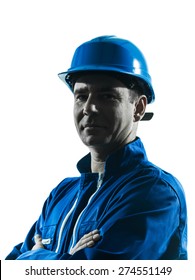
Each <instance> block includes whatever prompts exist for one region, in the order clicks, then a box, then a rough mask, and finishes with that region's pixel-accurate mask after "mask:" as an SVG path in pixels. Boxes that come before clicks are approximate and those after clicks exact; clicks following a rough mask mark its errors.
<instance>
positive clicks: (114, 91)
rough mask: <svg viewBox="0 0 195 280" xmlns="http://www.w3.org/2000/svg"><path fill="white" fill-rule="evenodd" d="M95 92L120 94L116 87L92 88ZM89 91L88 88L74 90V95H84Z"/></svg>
mask: <svg viewBox="0 0 195 280" xmlns="http://www.w3.org/2000/svg"><path fill="white" fill-rule="evenodd" d="M92 89H93V90H95V91H99V92H110V91H112V92H113V93H119V91H118V88H117V87H115V86H99V87H98V86H95V89H94V87H92ZM87 91H88V86H82V87H80V88H77V89H75V90H74V94H78V93H84V92H87Z"/></svg>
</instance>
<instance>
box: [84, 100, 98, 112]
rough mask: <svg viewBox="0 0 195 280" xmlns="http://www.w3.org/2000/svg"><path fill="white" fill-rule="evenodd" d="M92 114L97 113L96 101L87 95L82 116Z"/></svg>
mask: <svg viewBox="0 0 195 280" xmlns="http://www.w3.org/2000/svg"><path fill="white" fill-rule="evenodd" d="M94 113H98V106H97V100H96V99H95V98H94V97H92V96H90V95H89V96H88V98H87V100H86V102H85V105H84V107H83V114H84V115H91V114H94Z"/></svg>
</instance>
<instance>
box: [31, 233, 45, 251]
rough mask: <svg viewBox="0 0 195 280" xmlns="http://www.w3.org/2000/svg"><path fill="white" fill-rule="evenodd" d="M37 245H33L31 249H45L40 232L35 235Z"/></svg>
mask: <svg viewBox="0 0 195 280" xmlns="http://www.w3.org/2000/svg"><path fill="white" fill-rule="evenodd" d="M34 241H35V245H34V246H33V247H32V249H31V250H37V249H41V248H42V249H44V246H43V243H42V237H41V236H40V235H39V234H36V235H35V236H34Z"/></svg>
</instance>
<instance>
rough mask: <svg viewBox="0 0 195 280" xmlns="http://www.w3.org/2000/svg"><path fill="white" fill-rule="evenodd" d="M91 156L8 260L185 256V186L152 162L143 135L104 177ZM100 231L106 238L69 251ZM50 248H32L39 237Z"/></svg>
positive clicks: (117, 155)
mask: <svg viewBox="0 0 195 280" xmlns="http://www.w3.org/2000/svg"><path fill="white" fill-rule="evenodd" d="M90 166H91V157H90V154H88V155H86V156H85V157H84V158H82V159H81V160H80V161H79V162H78V165H77V168H78V170H79V171H80V173H81V175H80V177H74V178H66V179H64V180H63V181H62V182H61V183H60V184H59V185H58V186H57V187H56V188H55V189H53V190H52V191H51V193H50V195H49V197H48V198H47V200H46V202H45V204H44V206H43V209H42V213H41V215H40V217H39V219H38V220H37V221H36V223H35V224H34V225H33V226H32V228H31V229H30V231H29V233H28V235H27V237H26V239H25V241H24V242H23V243H20V244H18V245H16V246H15V247H14V249H13V250H12V252H11V253H10V254H9V255H8V256H7V258H6V259H19V260H25V259H27V260H34V259H36V260H37V259H45V260H49V259H51V260H65V259H69V260H75V259H77V260H79V259H80V260H100V259H104V260H116V259H117V260H184V259H187V249H186V244H187V213H186V201H185V195H184V191H183V188H182V186H181V184H180V183H179V182H178V180H177V179H176V178H175V177H173V176H172V175H171V174H169V173H167V172H165V171H163V170H162V169H160V168H159V167H157V166H155V165H154V164H152V163H151V162H149V161H148V159H147V156H146V152H145V149H144V146H143V144H142V142H141V140H140V139H139V138H136V140H135V141H133V142H132V143H130V144H127V145H125V146H124V147H123V148H121V149H119V150H117V151H116V152H114V153H113V154H111V155H110V156H109V158H108V159H107V161H106V165H105V172H104V174H103V175H102V176H99V174H97V173H91V167H90ZM95 229H98V230H99V231H100V235H101V240H100V241H99V242H97V244H96V245H95V246H94V247H93V248H85V249H82V250H80V251H78V252H76V253H75V254H74V255H70V254H69V250H70V248H71V247H72V246H74V245H75V244H76V243H77V242H78V240H79V239H80V238H81V237H82V236H83V235H84V234H86V233H89V232H90V231H92V230H95ZM35 234H39V235H41V236H42V239H43V244H44V247H45V249H38V250H33V251H31V248H32V247H33V245H34V235H35Z"/></svg>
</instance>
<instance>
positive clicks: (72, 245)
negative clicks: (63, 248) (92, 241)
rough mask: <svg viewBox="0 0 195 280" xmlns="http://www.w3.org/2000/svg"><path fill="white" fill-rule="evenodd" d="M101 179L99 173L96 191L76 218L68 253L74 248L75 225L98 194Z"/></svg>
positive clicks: (102, 174) (101, 175) (102, 175)
mask: <svg viewBox="0 0 195 280" xmlns="http://www.w3.org/2000/svg"><path fill="white" fill-rule="evenodd" d="M103 177H104V173H99V177H98V182H97V189H96V191H95V192H94V193H93V194H92V196H91V197H90V198H89V200H88V203H87V205H86V207H85V208H84V209H83V210H82V211H81V213H80V214H79V216H78V218H77V221H76V223H75V226H74V229H73V234H72V244H71V246H70V248H69V252H70V250H71V249H72V248H73V247H74V246H75V239H76V231H77V225H78V223H79V220H80V218H81V216H82V214H83V213H84V211H85V210H86V209H87V207H88V205H89V204H90V202H91V200H92V198H93V197H94V195H95V194H96V193H97V192H98V190H99V188H100V187H101V185H102V182H103Z"/></svg>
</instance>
